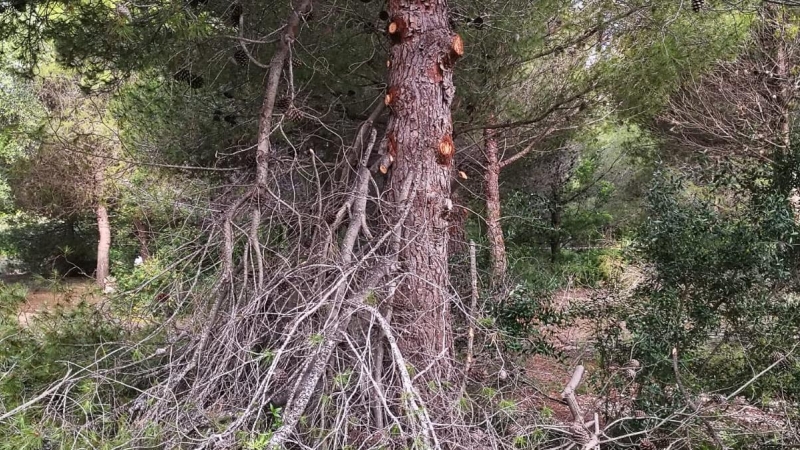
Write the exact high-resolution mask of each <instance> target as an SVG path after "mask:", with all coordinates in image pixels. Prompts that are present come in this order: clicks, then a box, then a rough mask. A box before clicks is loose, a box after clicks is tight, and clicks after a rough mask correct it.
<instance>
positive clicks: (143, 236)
mask: <svg viewBox="0 0 800 450" xmlns="http://www.w3.org/2000/svg"><path fill="white" fill-rule="evenodd" d="M133 234H134V235H135V236H136V240H137V241H139V256H141V257H142V261H147V260H148V259H150V245H149V244H150V239H149V234H150V228H149V227H148V226H147V224H145V223H144V222H142V220H140V219H133Z"/></svg>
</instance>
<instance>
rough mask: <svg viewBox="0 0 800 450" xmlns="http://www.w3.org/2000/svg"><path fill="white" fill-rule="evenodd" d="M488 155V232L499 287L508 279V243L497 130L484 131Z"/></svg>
mask: <svg viewBox="0 0 800 450" xmlns="http://www.w3.org/2000/svg"><path fill="white" fill-rule="evenodd" d="M483 141H484V146H485V150H484V151H485V153H486V176H485V178H486V180H485V181H486V232H487V235H488V237H489V246H490V250H491V254H492V284H494V285H498V284H500V283H502V282H503V280H505V278H506V268H507V261H506V243H505V239H504V238H503V227H502V225H501V224H500V217H501V215H500V160H499V158H498V156H497V139H496V138H495V130H494V129H492V128H486V129H485V130H483Z"/></svg>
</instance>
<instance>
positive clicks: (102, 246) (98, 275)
mask: <svg viewBox="0 0 800 450" xmlns="http://www.w3.org/2000/svg"><path fill="white" fill-rule="evenodd" d="M95 214H96V215H97V231H98V233H99V235H100V239H99V240H98V241H97V270H96V271H95V279H96V280H97V284H98V285H100V287H105V284H106V278H108V275H109V270H110V269H109V257H108V253H109V251H110V250H111V224H110V222H109V221H108V209H106V206H105V205H104V204H103V203H98V204H97V207H96V209H95Z"/></svg>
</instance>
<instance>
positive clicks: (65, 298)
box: [0, 274, 102, 326]
mask: <svg viewBox="0 0 800 450" xmlns="http://www.w3.org/2000/svg"><path fill="white" fill-rule="evenodd" d="M0 282H3V283H6V284H12V283H17V284H22V285H24V286H25V287H26V288H27V290H28V293H27V295H26V297H25V302H24V303H23V304H22V305H20V308H19V312H18V314H17V318H18V320H19V322H20V324H22V325H25V326H27V325H29V324H30V322H31V321H32V320H33V319H34V318H35V317H36V316H37V315H38V314H41V313H42V312H45V311H51V310H53V309H55V308H56V307H59V306H63V307H69V306H75V305H77V304H78V303H80V302H81V301H85V302H88V303H90V304H96V303H98V302H100V301H101V300H102V294H101V292H100V290H99V289H98V288H97V286H96V285H95V284H94V280H92V279H90V278H77V277H76V278H65V279H63V280H58V281H56V280H42V279H37V278H34V277H33V276H31V275H28V274H23V275H0Z"/></svg>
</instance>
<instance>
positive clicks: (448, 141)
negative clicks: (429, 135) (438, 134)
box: [439, 136, 455, 156]
mask: <svg viewBox="0 0 800 450" xmlns="http://www.w3.org/2000/svg"><path fill="white" fill-rule="evenodd" d="M454 150H455V146H453V139H452V138H451V137H450V136H445V137H444V139H442V142H440V143H439V154H440V155H442V156H452V155H453V151H454Z"/></svg>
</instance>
